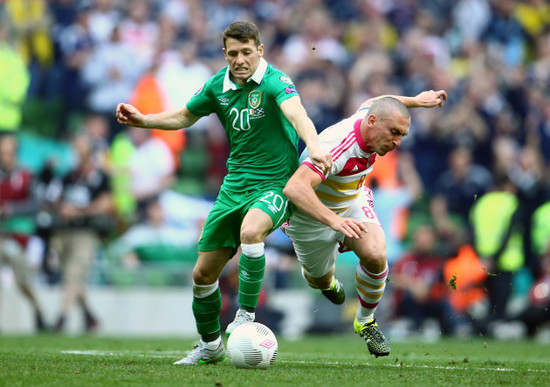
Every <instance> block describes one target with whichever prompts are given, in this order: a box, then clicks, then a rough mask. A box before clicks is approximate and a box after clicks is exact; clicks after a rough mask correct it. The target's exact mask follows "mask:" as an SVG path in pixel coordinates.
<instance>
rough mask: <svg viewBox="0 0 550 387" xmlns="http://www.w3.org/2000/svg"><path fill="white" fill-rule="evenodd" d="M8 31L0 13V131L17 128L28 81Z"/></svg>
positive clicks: (26, 73)
mask: <svg viewBox="0 0 550 387" xmlns="http://www.w3.org/2000/svg"><path fill="white" fill-rule="evenodd" d="M9 33H10V28H9V24H8V21H7V20H6V19H5V18H3V17H1V14H0V132H4V131H11V132H13V131H16V130H18V129H19V127H20V124H21V118H22V112H21V110H22V104H23V102H24V100H25V96H26V94H27V88H28V86H29V81H30V75H29V73H28V71H27V67H26V66H25V63H24V61H23V60H22V58H21V56H20V55H19V54H18V52H17V51H15V50H14V48H13V47H12V44H11V43H12V42H11V39H10V37H9Z"/></svg>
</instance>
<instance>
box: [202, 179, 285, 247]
mask: <svg viewBox="0 0 550 387" xmlns="http://www.w3.org/2000/svg"><path fill="white" fill-rule="evenodd" d="M251 208H259V209H260V210H262V211H263V212H265V213H266V214H267V215H269V216H270V217H271V220H272V221H273V227H272V229H271V231H270V233H271V232H273V231H274V230H276V229H277V228H278V227H280V226H281V224H283V223H284V222H285V221H286V220H287V219H288V218H289V217H290V215H291V211H292V210H291V208H292V206H291V203H290V201H289V200H288V199H287V198H286V196H284V195H283V187H275V188H261V189H258V190H252V191H249V192H247V193H235V192H231V191H227V190H225V189H224V188H223V186H222V189H221V190H220V193H219V195H218V198H217V199H216V202H215V203H214V207H212V210H211V211H210V213H209V214H208V217H207V218H206V222H205V224H204V227H203V229H202V233H201V237H200V239H199V251H213V250H217V249H220V248H222V247H232V248H233V249H234V251H236V250H237V248H238V247H239V246H240V244H241V238H240V234H241V223H242V221H243V218H244V216H245V215H246V213H247V212H248V211H249V210H250V209H251Z"/></svg>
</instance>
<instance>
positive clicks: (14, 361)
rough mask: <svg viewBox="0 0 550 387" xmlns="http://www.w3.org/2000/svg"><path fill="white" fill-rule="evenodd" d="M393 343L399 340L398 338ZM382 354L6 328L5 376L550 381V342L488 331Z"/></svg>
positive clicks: (318, 342) (156, 381) (347, 382)
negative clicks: (200, 359)
mask: <svg viewBox="0 0 550 387" xmlns="http://www.w3.org/2000/svg"><path fill="white" fill-rule="evenodd" d="M390 343H391V341H390ZM391 344H392V353H391V355H390V356H388V357H385V358H378V359H375V358H374V357H373V356H370V355H368V354H367V350H366V346H365V343H364V342H362V341H361V340H360V339H359V338H358V337H357V336H352V335H330V336H309V337H306V338H304V339H302V340H299V341H294V342H288V341H285V340H282V339H281V340H279V355H278V357H277V360H276V361H275V363H274V364H273V366H272V367H270V368H269V369H268V370H266V371H262V370H243V369H236V368H235V367H233V366H232V365H231V362H230V361H229V359H226V360H224V361H223V362H222V363H220V364H217V365H213V366H198V367H184V366H173V365H172V362H174V361H176V360H179V359H180V358H181V357H182V356H183V355H184V354H185V353H186V351H187V350H189V349H191V348H192V345H193V342H192V341H190V340H182V339H178V338H174V339H166V338H162V339H132V338H105V337H93V336H82V337H67V336H56V335H41V336H17V337H13V336H0V385H1V386H18V385H21V386H31V385H33V386H34V385H56V386H65V385H80V386H82V385H106V386H110V385H155V386H159V385H166V386H176V385H178V386H260V385H261V386H283V385H287V386H339V387H342V386H376V385H393V384H401V385H404V384H407V385H430V384H446V385H493V384H512V385H524V386H529V385H530V386H534V385H537V386H542V385H550V345H549V344H540V343H536V342H534V341H527V340H525V341H507V342H504V341H494V340H488V339H483V338H476V339H468V340H458V339H449V340H440V341H438V342H436V343H430V344H428V343H423V342H420V341H416V342H412V341H411V342H402V343H401V342H400V343H397V342H394V343H391Z"/></svg>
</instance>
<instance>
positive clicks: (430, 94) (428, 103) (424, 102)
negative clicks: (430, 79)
mask: <svg viewBox="0 0 550 387" xmlns="http://www.w3.org/2000/svg"><path fill="white" fill-rule="evenodd" d="M384 97H392V98H395V99H397V100H398V101H399V102H401V103H402V104H403V105H405V106H406V107H407V108H416V107H425V108H431V107H435V106H439V107H442V106H443V101H446V100H447V93H446V92H445V90H438V91H434V90H429V91H423V92H422V93H420V94H418V95H417V96H415V97H405V96H400V95H381V96H380V97H375V98H370V99H367V100H366V101H365V102H363V103H362V104H361V106H360V107H359V109H362V108H365V107H369V106H370V105H372V103H373V102H374V101H376V100H377V99H380V98H384Z"/></svg>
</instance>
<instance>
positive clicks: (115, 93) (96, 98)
mask: <svg viewBox="0 0 550 387" xmlns="http://www.w3.org/2000/svg"><path fill="white" fill-rule="evenodd" d="M144 70H145V63H144V62H143V61H142V60H140V58H139V56H138V55H137V54H136V52H135V50H134V49H133V48H132V47H130V46H129V45H128V44H126V43H124V42H122V41H121V40H120V31H119V29H118V28H114V29H113V32H112V35H111V38H110V40H109V41H107V42H104V43H101V44H99V45H97V46H95V47H94V49H93V52H92V54H91V56H90V57H89V59H88V60H87V61H86V64H85V65H84V67H83V68H82V77H83V79H84V81H85V82H86V84H87V86H88V87H89V88H90V93H89V95H88V100H87V107H88V108H89V109H90V110H91V111H92V112H94V113H98V114H103V115H105V116H106V117H108V118H109V119H110V122H111V125H110V135H109V139H112V138H113V137H114V136H115V135H116V134H117V132H118V128H119V127H120V126H119V125H118V124H117V123H116V120H115V118H114V115H113V114H112V112H113V111H114V110H115V109H116V106H117V104H118V103H119V101H128V100H129V98H130V96H131V95H132V91H133V90H134V87H135V84H136V82H137V80H138V79H139V76H140V75H141V73H142V72H143V71H144Z"/></svg>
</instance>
